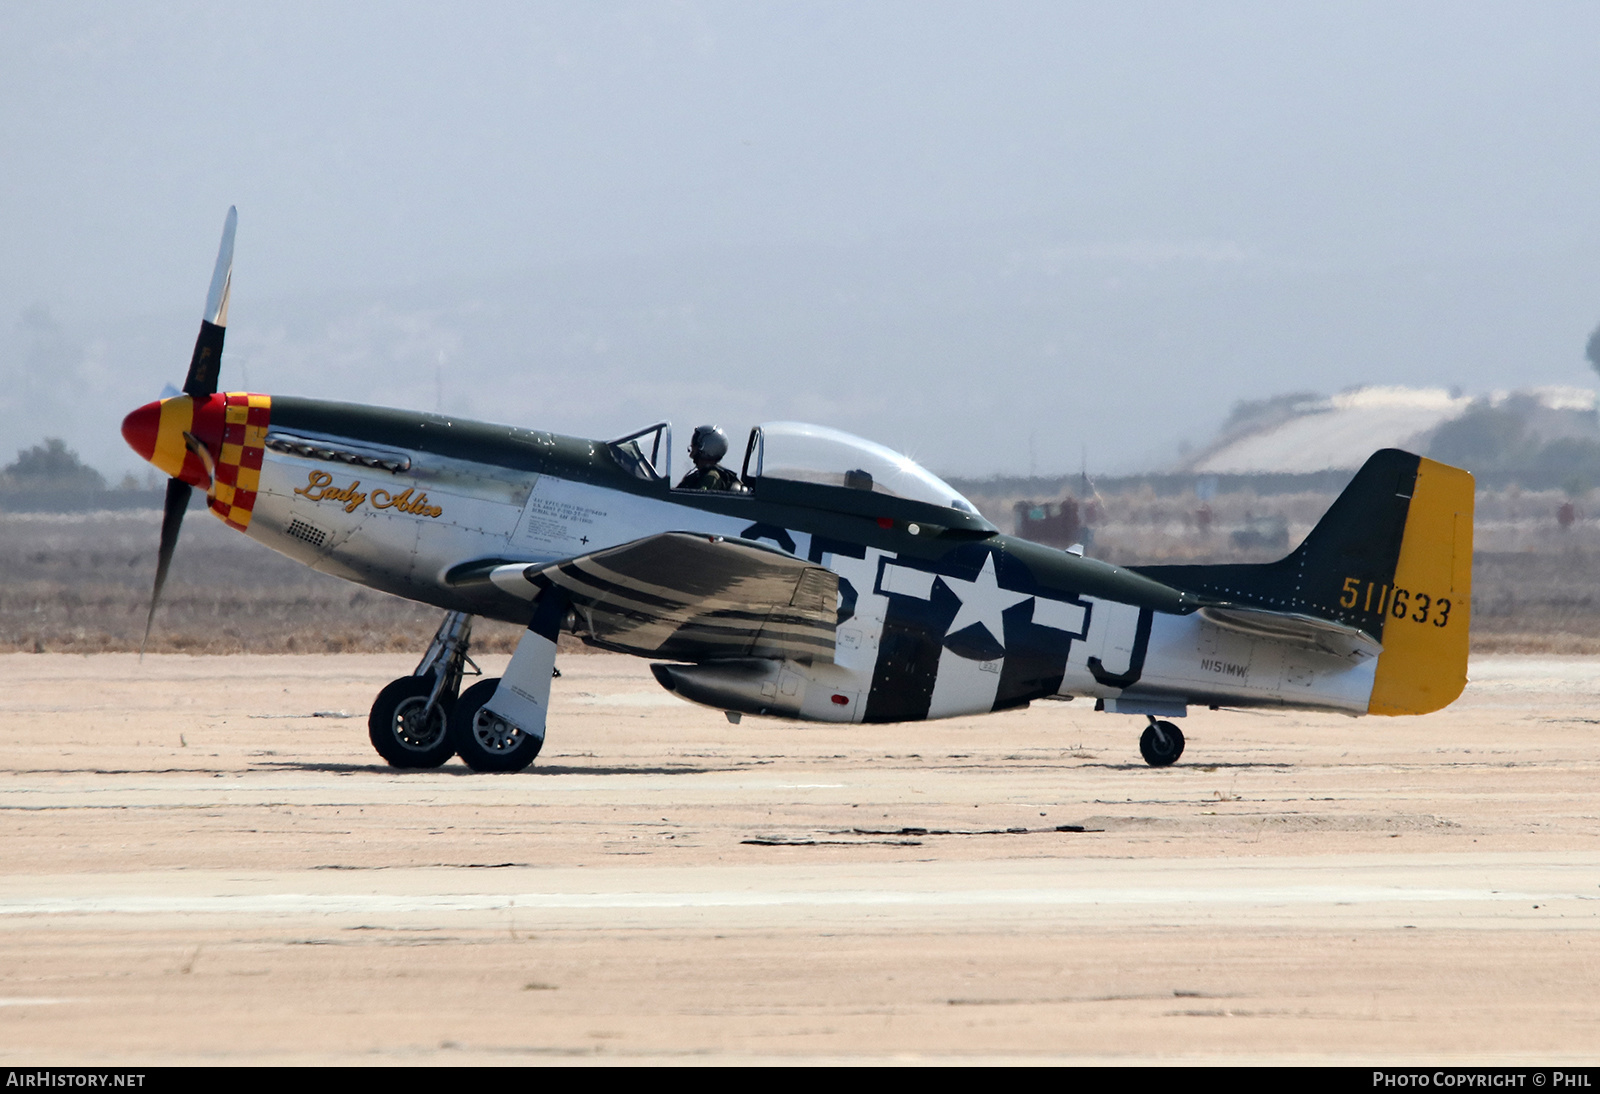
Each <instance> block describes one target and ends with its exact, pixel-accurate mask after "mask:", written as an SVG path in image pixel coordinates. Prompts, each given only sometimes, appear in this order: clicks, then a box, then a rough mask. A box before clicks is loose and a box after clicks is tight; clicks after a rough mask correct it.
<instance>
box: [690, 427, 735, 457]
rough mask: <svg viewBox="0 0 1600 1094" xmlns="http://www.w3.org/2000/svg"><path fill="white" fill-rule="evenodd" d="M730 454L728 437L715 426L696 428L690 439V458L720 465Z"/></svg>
mask: <svg viewBox="0 0 1600 1094" xmlns="http://www.w3.org/2000/svg"><path fill="white" fill-rule="evenodd" d="M727 454H728V435H727V434H726V433H724V432H723V431H722V430H721V429H720V428H719V427H717V426H714V425H698V426H695V429H694V436H693V437H691V438H690V439H689V458H690V459H691V460H709V461H710V462H712V463H718V462H720V461H721V459H722V457H724V456H726V455H727Z"/></svg>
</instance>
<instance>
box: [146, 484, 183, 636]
mask: <svg viewBox="0 0 1600 1094" xmlns="http://www.w3.org/2000/svg"><path fill="white" fill-rule="evenodd" d="M193 493H194V487H192V486H190V485H189V484H188V483H186V482H184V481H183V480H182V479H168V480H167V501H166V504H165V506H163V507H162V510H161V549H160V551H159V553H158V554H157V555H156V587H155V590H154V591H153V592H151V594H150V614H149V615H147V616H145V620H144V640H143V641H142V642H140V643H139V657H140V658H141V659H142V658H143V657H144V648H145V646H147V645H149V644H150V626H151V624H153V623H154V622H155V619H156V605H157V604H159V603H161V589H162V587H163V586H165V585H166V583H167V570H168V569H169V568H170V567H171V566H172V551H173V549H174V548H175V547H177V546H178V531H179V529H181V528H182V527H183V514H184V513H185V512H186V511H187V510H188V508H189V495H190V494H193Z"/></svg>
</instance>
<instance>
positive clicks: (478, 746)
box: [450, 588, 568, 771]
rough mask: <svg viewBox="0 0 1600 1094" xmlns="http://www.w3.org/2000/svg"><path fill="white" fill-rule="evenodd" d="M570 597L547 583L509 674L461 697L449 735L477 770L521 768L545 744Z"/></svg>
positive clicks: (479, 686) (512, 769)
mask: <svg viewBox="0 0 1600 1094" xmlns="http://www.w3.org/2000/svg"><path fill="white" fill-rule="evenodd" d="M567 607H568V604H567V598H566V597H565V596H563V595H562V594H561V591H560V590H559V589H553V588H552V589H546V590H545V591H544V592H543V593H541V594H540V595H539V600H538V603H537V604H536V605H535V606H534V610H533V622H532V623H529V624H528V629H527V631H526V632H525V633H524V634H523V636H522V639H521V641H519V642H518V643H517V650H516V652H515V653H513V654H512V655H511V663H510V664H509V665H507V666H506V674H505V675H504V676H502V677H501V678H500V679H498V680H480V681H479V682H478V683H476V684H473V685H472V686H471V687H470V688H468V689H467V690H466V691H465V692H463V693H462V696H461V698H460V699H459V700H457V702H456V705H455V710H454V711H452V712H451V715H450V739H451V741H452V742H453V743H454V744H455V750H456V752H457V753H458V754H459V755H460V756H461V759H462V760H463V761H464V762H465V763H466V765H467V766H468V767H470V768H472V770H474V771H521V770H522V769H523V768H525V767H527V766H528V765H529V764H531V763H533V760H534V757H536V756H538V755H539V749H541V748H542V747H544V725H545V714H546V713H547V712H548V711H549V709H550V680H551V678H552V677H554V676H557V675H559V673H557V672H556V638H557V637H558V636H559V635H560V633H561V621H562V620H563V619H564V618H566V614H567Z"/></svg>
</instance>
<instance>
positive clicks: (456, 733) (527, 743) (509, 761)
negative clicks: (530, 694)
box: [450, 679, 544, 771]
mask: <svg viewBox="0 0 1600 1094" xmlns="http://www.w3.org/2000/svg"><path fill="white" fill-rule="evenodd" d="M499 686H500V681H499V680H498V679H495V680H480V681H478V682H477V683H476V684H473V685H472V686H471V687H470V688H468V689H467V690H466V691H464V692H462V693H461V698H459V699H457V700H456V705H455V709H454V710H453V711H451V712H450V739H451V740H452V741H453V742H454V744H455V750H456V754H457V755H459V756H460V757H461V759H462V762H464V763H465V764H466V765H467V766H468V767H470V768H472V770H474V771H521V770H522V769H523V768H525V767H527V766H528V765H529V764H531V763H533V760H534V757H536V756H538V755H539V749H541V748H543V747H544V738H543V737H532V736H529V735H528V734H526V733H524V732H522V730H520V729H516V728H514V727H513V726H511V725H509V724H508V723H506V722H504V721H502V720H501V719H499V718H497V717H495V716H494V715H493V714H491V713H490V712H488V711H486V710H484V709H483V704H485V703H487V702H488V701H489V699H490V698H491V697H492V696H493V695H494V689H495V688H497V687H499Z"/></svg>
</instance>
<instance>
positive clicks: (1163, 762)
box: [1139, 722, 1183, 767]
mask: <svg viewBox="0 0 1600 1094" xmlns="http://www.w3.org/2000/svg"><path fill="white" fill-rule="evenodd" d="M1139 751H1140V753H1142V754H1143V755H1144V762H1145V763H1147V764H1149V765H1150V766H1151V767H1166V766H1167V765H1168V764H1173V763H1177V762H1178V757H1179V756H1182V755H1183V730H1181V729H1179V728H1178V727H1177V726H1175V725H1173V724H1172V723H1171V722H1156V723H1155V724H1153V725H1149V726H1146V727H1145V731H1144V732H1143V733H1142V734H1140V736H1139Z"/></svg>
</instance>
